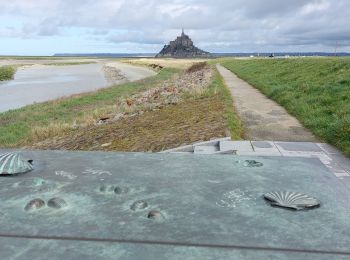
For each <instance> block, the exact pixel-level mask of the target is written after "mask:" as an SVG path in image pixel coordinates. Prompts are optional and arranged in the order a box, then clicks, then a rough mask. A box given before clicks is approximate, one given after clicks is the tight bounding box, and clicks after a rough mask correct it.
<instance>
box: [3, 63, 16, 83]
mask: <svg viewBox="0 0 350 260" xmlns="http://www.w3.org/2000/svg"><path fill="white" fill-rule="evenodd" d="M15 73H16V66H2V67H0V81H4V80H11V79H13V77H14V75H15Z"/></svg>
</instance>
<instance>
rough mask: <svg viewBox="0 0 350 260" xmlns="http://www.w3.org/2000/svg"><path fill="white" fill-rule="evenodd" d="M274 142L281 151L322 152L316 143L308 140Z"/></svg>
mask: <svg viewBox="0 0 350 260" xmlns="http://www.w3.org/2000/svg"><path fill="white" fill-rule="evenodd" d="M275 144H276V146H277V148H278V149H279V150H280V151H281V152H282V151H294V152H297V151H298V152H323V150H322V149H321V148H320V147H319V146H318V145H316V144H315V143H310V142H275Z"/></svg>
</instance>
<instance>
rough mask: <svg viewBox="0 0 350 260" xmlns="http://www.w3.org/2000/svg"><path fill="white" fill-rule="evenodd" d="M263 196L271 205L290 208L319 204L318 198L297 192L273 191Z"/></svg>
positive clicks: (300, 208)
mask: <svg viewBox="0 0 350 260" xmlns="http://www.w3.org/2000/svg"><path fill="white" fill-rule="evenodd" d="M264 198H265V200H267V201H268V202H269V203H270V204H271V205H272V206H276V207H281V208H286V209H292V210H304V209H311V208H317V207H319V206H320V201H319V200H317V199H315V198H313V197H311V196H309V195H306V194H302V193H298V192H291V191H274V192H269V193H266V194H264Z"/></svg>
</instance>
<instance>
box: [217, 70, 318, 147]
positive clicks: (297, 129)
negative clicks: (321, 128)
mask: <svg viewBox="0 0 350 260" xmlns="http://www.w3.org/2000/svg"><path fill="white" fill-rule="evenodd" d="M217 69H218V70H219V72H220V74H221V75H222V77H223V78H224V80H225V82H226V84H227V86H228V87H229V89H230V91H231V93H232V96H233V99H234V102H235V107H236V111H237V112H238V114H239V116H240V117H241V119H242V120H243V122H244V126H245V133H246V136H245V138H246V139H249V140H256V141H262V140H268V141H273V140H279V141H293V142H316V141H317V140H316V138H315V137H314V136H313V134H312V133H311V132H310V131H309V130H307V129H305V127H303V126H302V125H301V124H300V122H299V121H298V120H297V119H296V118H294V117H293V116H291V115H290V114H288V112H287V111H286V110H285V109H284V108H283V107H281V106H280V105H278V104H277V103H276V102H274V101H272V100H271V99H269V98H267V97H266V96H265V95H264V94H262V93H261V92H259V91H258V90H257V89H256V88H254V87H252V86H251V85H249V84H248V83H247V82H245V81H243V80H241V79H239V78H238V77H237V76H236V75H235V74H233V73H232V72H231V71H229V70H228V69H226V68H224V67H223V66H221V65H219V64H217Z"/></svg>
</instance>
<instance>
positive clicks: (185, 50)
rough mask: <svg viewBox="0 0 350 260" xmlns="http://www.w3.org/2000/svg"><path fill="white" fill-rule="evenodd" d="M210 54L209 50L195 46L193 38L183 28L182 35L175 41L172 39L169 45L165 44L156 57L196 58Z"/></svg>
mask: <svg viewBox="0 0 350 260" xmlns="http://www.w3.org/2000/svg"><path fill="white" fill-rule="evenodd" d="M209 56H210V53H209V52H206V51H203V50H201V49H199V48H197V47H196V46H194V45H193V41H192V40H191V38H190V37H189V36H188V35H186V34H185V32H184V30H183V29H182V34H181V36H178V37H177V38H176V39H175V40H174V41H171V42H170V43H169V44H168V45H165V46H164V48H163V49H162V50H161V51H160V52H159V53H158V54H157V55H156V58H160V57H173V58H196V57H209Z"/></svg>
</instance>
